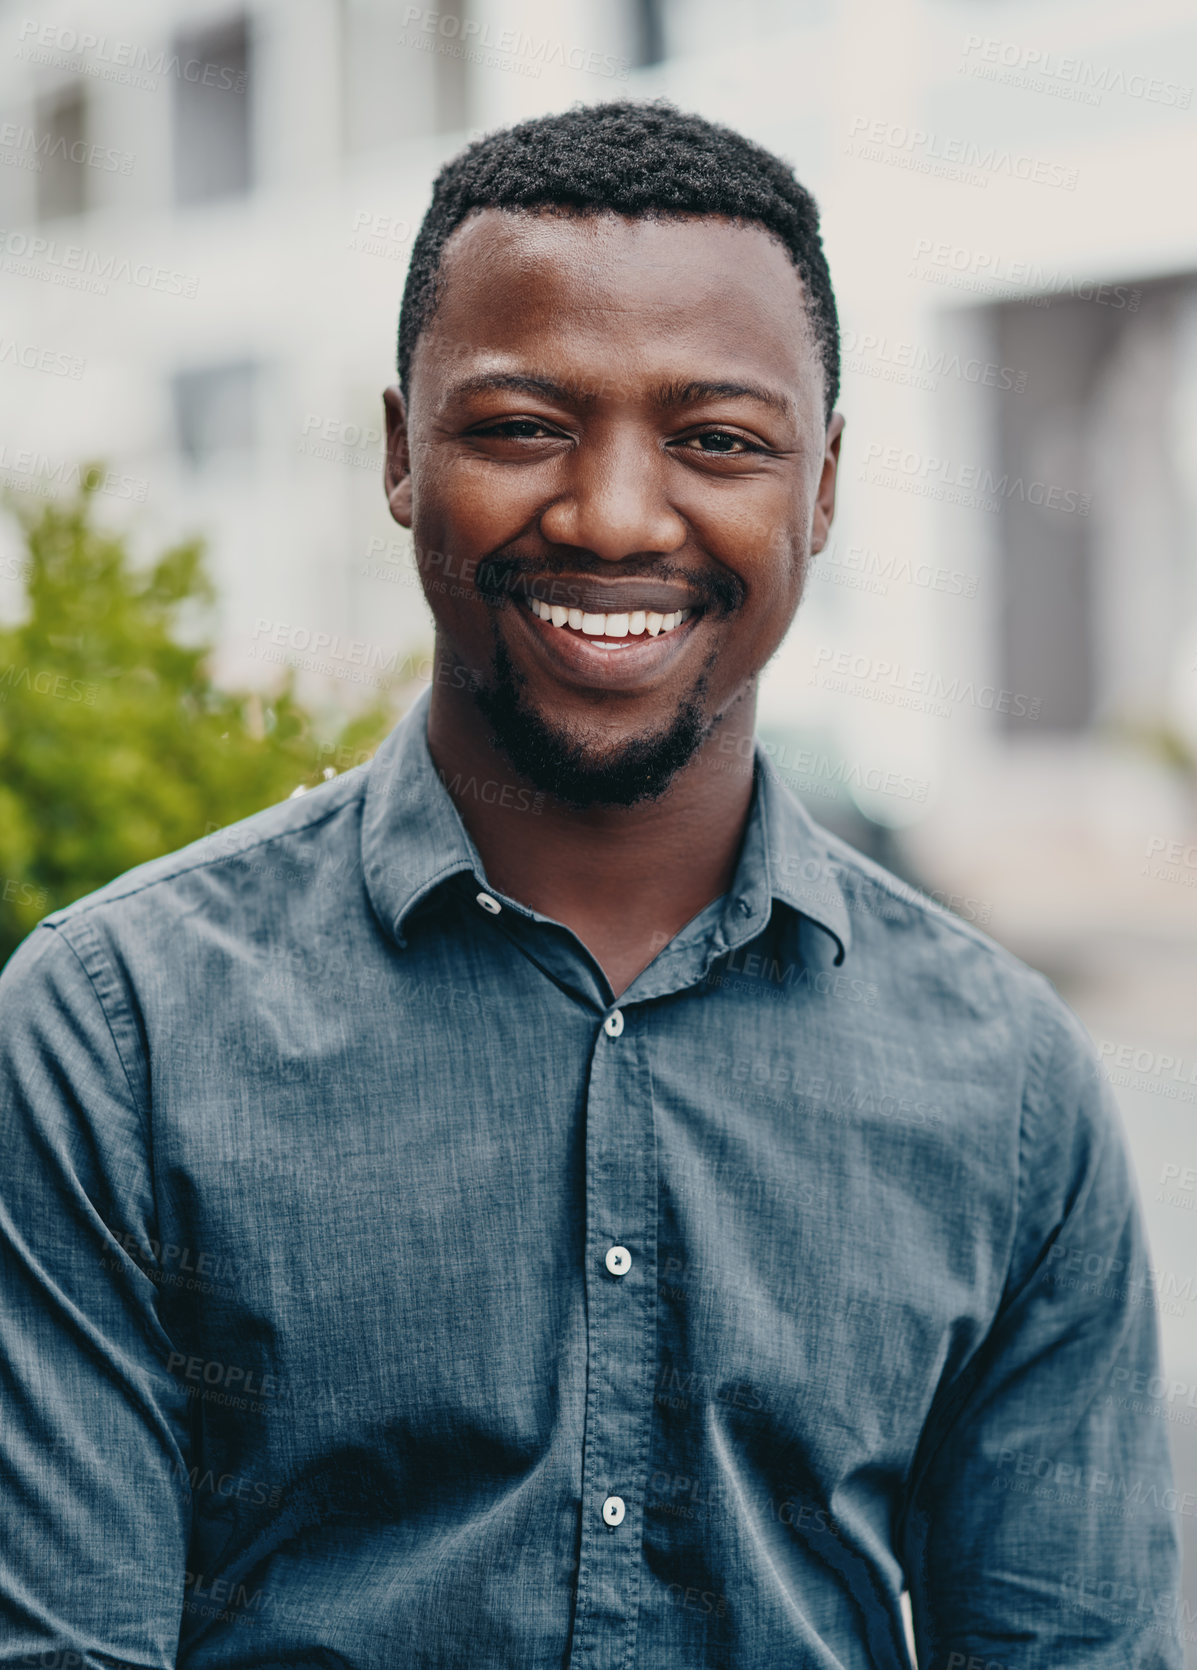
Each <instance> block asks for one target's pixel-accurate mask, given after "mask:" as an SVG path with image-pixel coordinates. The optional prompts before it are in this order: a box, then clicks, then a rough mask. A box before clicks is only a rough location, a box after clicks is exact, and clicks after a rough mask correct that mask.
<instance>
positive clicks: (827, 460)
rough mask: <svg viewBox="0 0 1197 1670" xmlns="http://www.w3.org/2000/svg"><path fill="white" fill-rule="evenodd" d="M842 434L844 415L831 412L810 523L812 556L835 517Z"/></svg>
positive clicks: (824, 537) (825, 541)
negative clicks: (836, 485) (813, 511)
mask: <svg viewBox="0 0 1197 1670" xmlns="http://www.w3.org/2000/svg"><path fill="white" fill-rule="evenodd" d="M843 432H844V414H843V413H842V412H832V414H831V416H830V418H829V419H828V420H827V437H826V440H825V441H824V443H823V469H822V473H821V474H820V476H819V490H818V492H817V493H816V494H815V514H814V518H813V520H812V522H811V539H810V548H811V553H812V555H813V553H814V552H816V551H821V550H822V549H823V547H824V546H825V545H826V543H827V535H828V534H829V533H830V531H831V518H832V517H833V516H834V515H835V482H836V474H837V472H838V470H839V467H840V436H841V435H842V434H843Z"/></svg>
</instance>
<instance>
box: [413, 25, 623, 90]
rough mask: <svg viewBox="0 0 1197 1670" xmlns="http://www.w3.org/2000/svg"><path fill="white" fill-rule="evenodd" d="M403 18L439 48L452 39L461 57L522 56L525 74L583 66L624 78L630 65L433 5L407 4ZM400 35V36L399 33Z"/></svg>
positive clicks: (607, 55)
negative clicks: (455, 14)
mask: <svg viewBox="0 0 1197 1670" xmlns="http://www.w3.org/2000/svg"><path fill="white" fill-rule="evenodd" d="M403 22H404V25H405V26H407V25H409V24H413V23H415V24H418V25H419V28H420V31H421V32H422V33H423V34H425V35H428V36H434V37H439V40H440V42H442V43H444V44H443V45H441V46H440V47H439V48H438V50H441V51H444V50H445V48H446V47H448V46H449V45H450V43H453V44H454V45H455V46H456V47H457V49H458V51H459V53H460V55H461V56H463V57H471V58H472V57H473V54H474V53H475V52H478V51H481V52H483V53H497V54H499V55H500V57H502V58H506V59H508V60H518V59H522V60H524V65H523V67H522V68H521V73H523V74H527V75H534V76H538V75H539V74H540V71H541V69H542V68H547V69H570V70H584V71H586V72H587V73H588V74H589V75H602V76H616V77H618V78H619V80H621V81H626V79H627V75H628V70H629V68H630V65H629V63H628V60H627V59H626V58H617V57H616V56H615V55H614V54H613V53H610V52H594V51H591V50H589V49H588V48H587V47H584V46H571V45H569V44H567V43H566V42H565V41H561V40H554V39H552V38H551V37H550V36H548V35H543V36H536V35H530V34H526V33H525V32H524V30H522V29H510V28H507V29H492V27H491V25H490V24H489V23H486V22H483V21H482V20H481V19H479V18H475V17H455V16H454V15H453V13H452V12H446V11H442V10H440V9H439V8H438V7H435V6H407V7H405V8H404V12H403ZM400 39H401V40H403V37H400ZM405 44H406V43H405ZM420 44H421V45H423V44H425V43H422V42H421V43H420ZM427 45H428V46H429V47H436V42H435V41H432V40H430V41H429V42H428V43H427ZM475 61H477V62H486V63H489V62H490V61H491V60H489V59H486V58H481V59H477V60H475ZM496 67H498V68H508V67H512V68H515V67H517V66H516V65H515V64H514V63H512V64H509V65H508V64H501V63H500V64H498V65H496Z"/></svg>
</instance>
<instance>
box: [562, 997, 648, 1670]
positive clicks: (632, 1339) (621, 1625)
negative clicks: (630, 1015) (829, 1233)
mask: <svg viewBox="0 0 1197 1670" xmlns="http://www.w3.org/2000/svg"><path fill="white" fill-rule="evenodd" d="M637 1030H638V1029H637V1028H629V1027H628V1025H627V1019H626V1016H625V1015H624V1013H623V1011H622V1010H620V1009H612V1010H611V1011H610V1012H609V1013H608V1014H607V1015H606V1016H605V1017H604V1019H603V1022H602V1025H601V1027H600V1029H599V1031H598V1034H597V1037H596V1041H595V1046H594V1054H593V1059H592V1061H591V1068H590V1085H589V1092H588V1095H587V1102H586V1271H585V1278H586V1315H587V1375H586V1437H585V1449H584V1454H583V1458H582V1544H581V1550H580V1554H579V1561H578V1595H577V1605H576V1608H575V1614H574V1631H573V1640H572V1643H571V1647H570V1656H569V1664H570V1666H571V1667H572V1670H577V1667H579V1666H583V1665H584V1666H586V1667H587V1670H622V1667H623V1666H624V1665H627V1664H630V1663H632V1662H634V1654H635V1637H636V1623H637V1617H638V1612H639V1600H640V1577H641V1570H642V1566H643V1556H642V1553H641V1539H642V1536H643V1523H644V1522H643V1505H644V1495H645V1488H646V1483H647V1477H648V1457H649V1442H650V1438H651V1429H652V1410H653V1389H654V1384H655V1379H656V1289H657V1283H656V1262H657V1156H656V1132H655V1127H654V1122H653V1108H652V1090H651V1080H650V1077H649V1072H648V1065H647V1059H646V1056H645V1052H644V1049H643V1047H642V1045H641V1042H640V1040H639V1039H638V1038H637Z"/></svg>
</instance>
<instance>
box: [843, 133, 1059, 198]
mask: <svg viewBox="0 0 1197 1670" xmlns="http://www.w3.org/2000/svg"><path fill="white" fill-rule="evenodd" d="M848 135H849V137H848V143H847V146H846V150H847V153H848V155H849V156H852V157H859V158H861V159H862V160H863V161H865V162H882V163H886V164H887V165H889V166H891V167H895V168H905V169H908V170H910V171H911V172H913V173H916V174H934V175H937V176H939V177H941V178H944V179H951V180H959V181H962V182H963V183H965V184H967V185H976V186H986V185H988V184H989V181H990V180H991V179H992V178H994V177H995V176H1002V175H1004V176H1005V177H1006V178H1007V179H1012V180H1022V181H1025V182H1026V183H1027V184H1028V185H1036V186H1054V187H1056V188H1057V189H1058V190H1061V191H1075V190H1076V185H1077V180H1078V178H1079V175H1078V173H1077V170H1076V169H1075V168H1069V167H1067V166H1066V165H1065V164H1064V163H1061V162H1048V161H1046V160H1045V159H1044V158H1042V157H1033V156H1029V155H1028V154H1027V153H1026V152H1025V151H1012V150H1010V149H1008V148H1007V147H1004V146H1001V145H982V144H979V143H978V142H977V141H976V140H975V139H962V138H958V137H955V136H952V135H949V134H942V133H936V132H934V130H928V129H927V128H920V127H914V126H911V125H910V124H909V123H907V122H891V121H887V120H886V119H885V118H884V117H871V116H853V118H852V124H851V126H850V128H849V129H848Z"/></svg>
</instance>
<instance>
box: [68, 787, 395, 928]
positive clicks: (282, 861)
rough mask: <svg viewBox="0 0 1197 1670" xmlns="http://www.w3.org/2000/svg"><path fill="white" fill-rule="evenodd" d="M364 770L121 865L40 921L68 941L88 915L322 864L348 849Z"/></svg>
mask: <svg viewBox="0 0 1197 1670" xmlns="http://www.w3.org/2000/svg"><path fill="white" fill-rule="evenodd" d="M365 781H366V775H365V769H364V768H360V767H359V768H357V769H355V770H353V771H349V772H346V773H345V774H344V775H343V776H340V777H336V778H334V779H332V780H331V781H330V782H328V783H322V784H320V785H319V787H317V788H315V789H312V790H310V791H309V792H307V793H305V794H303V795H297V796H294V797H292V798H291V799H289V800H284V801H281V802H280V803H279V804H278V805H276V806H268V807H266V808H265V810H264V811H261V812H255V813H254V814H253V815H252V816H250V817H248V818H242V819H241V820H240V821H239V822H237V823H231V824H228V825H226V826H225V827H224V828H222V829H217V830H214V831H212V832H211V833H210V834H207V835H204V836H202V837H201V838H200V839H199V840H197V841H192V842H191V843H190V844H189V845H188V846H185V847H180V848H179V849H178V850H177V851H175V852H171V853H166V854H164V855H163V856H162V857H161V858H154V859H151V860H150V861H149V862H148V863H146V864H139V865H137V866H136V867H135V868H134V869H132V870H126V871H125V873H124V874H123V875H120V876H117V877H116V878H115V879H114V880H112V881H110V882H109V883H108V884H107V885H106V886H104V887H100V888H97V889H96V890H95V892H92V893H87V894H85V895H84V896H83V897H82V898H80V899H76V900H75V901H74V902H73V903H72V904H69V905H65V906H63V908H62V909H60V910H56V911H53V912H52V913H51V914H50V915H49V916H47V917H45V918H44V919H43V922H42V923H41V926H42V927H45V928H51V929H57V930H60V931H63V932H64V933H65V934H66V937H67V938H69V939H71V940H72V941H73V940H75V938H76V935H77V933H79V932H80V931H85V925H86V924H88V923H89V921H90V922H92V923H95V924H99V923H101V922H103V923H111V924H115V923H117V922H119V921H120V920H122V919H123V918H126V917H129V916H130V915H132V914H134V913H136V912H137V911H138V910H139V908H141V906H143V905H149V906H150V907H151V908H153V909H155V910H159V911H163V910H169V909H170V908H171V906H172V904H173V903H174V902H176V901H178V900H180V899H182V898H194V897H195V896H196V893H197V891H198V892H202V891H203V890H204V889H205V888H210V889H212V890H213V891H219V890H220V889H221V888H222V887H227V886H230V885H235V884H236V883H238V882H240V881H242V880H246V879H252V878H255V877H256V878H258V880H259V881H260V882H261V884H262V888H263V890H268V889H269V884H270V882H271V881H280V880H285V879H286V878H287V877H288V876H290V875H292V874H293V875H294V878H295V879H296V880H298V879H299V878H300V877H301V876H302V874H303V872H304V871H305V869H310V868H311V867H312V866H314V865H320V864H321V863H327V862H328V861H329V859H330V858H331V857H332V856H333V855H334V854H335V853H336V852H337V849H339V848H340V849H344V853H345V854H349V853H351V852H352V851H353V850H354V847H355V843H356V826H357V819H358V816H359V814H360V803H361V799H362V795H363V792H364V789H365Z"/></svg>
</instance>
